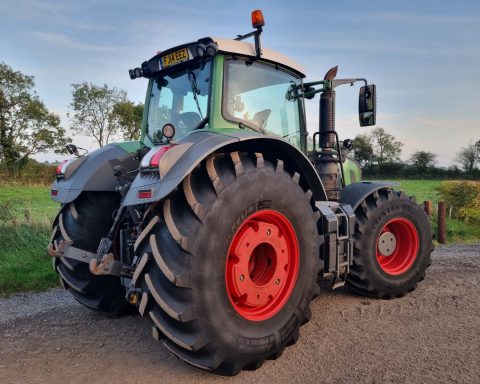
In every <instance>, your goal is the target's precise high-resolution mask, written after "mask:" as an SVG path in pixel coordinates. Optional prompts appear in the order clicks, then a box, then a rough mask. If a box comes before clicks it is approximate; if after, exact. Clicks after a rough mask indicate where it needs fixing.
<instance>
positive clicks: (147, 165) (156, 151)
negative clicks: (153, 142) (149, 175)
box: [140, 145, 173, 171]
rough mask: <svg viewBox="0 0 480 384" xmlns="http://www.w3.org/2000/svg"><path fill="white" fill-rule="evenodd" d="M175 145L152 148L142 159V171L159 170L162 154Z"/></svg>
mask: <svg viewBox="0 0 480 384" xmlns="http://www.w3.org/2000/svg"><path fill="white" fill-rule="evenodd" d="M172 148H173V145H164V146H161V147H160V148H152V149H151V150H150V152H148V153H147V154H146V155H145V156H144V157H143V159H142V163H141V165H140V167H141V168H142V171H158V166H159V165H160V160H161V159H162V156H163V155H164V154H165V153H166V152H167V151H168V150H169V149H172Z"/></svg>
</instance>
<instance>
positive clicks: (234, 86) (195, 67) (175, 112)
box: [129, 20, 306, 151]
mask: <svg viewBox="0 0 480 384" xmlns="http://www.w3.org/2000/svg"><path fill="white" fill-rule="evenodd" d="M257 22H258V20H257ZM255 25H256V28H257V30H256V31H255V32H252V33H251V34H247V35H244V36H239V37H238V38H237V39H235V40H229V39H223V38H218V37H207V38H203V39H199V40H198V41H196V42H193V43H189V44H184V45H180V46H177V47H174V48H171V49H168V50H166V51H164V52H159V53H158V54H157V55H155V56H154V57H153V58H151V59H150V60H148V61H146V62H144V63H143V64H142V65H141V67H138V68H135V69H131V70H130V71H129V74H130V78H131V79H135V78H138V77H144V78H147V79H149V85H148V90H147V97H146V100H145V115H144V122H143V127H142V129H143V130H142V133H143V134H142V141H143V142H145V143H146V144H147V145H149V146H152V145H160V144H163V143H166V142H167V141H168V140H167V138H166V137H165V135H164V134H163V132H162V130H163V127H164V126H165V125H166V124H168V126H169V127H171V126H173V127H174V129H175V141H179V140H181V139H182V138H184V137H185V136H187V135H188V134H189V133H191V132H194V131H198V130H228V129H243V130H246V131H249V132H257V133H259V134H263V135H264V134H267V135H272V136H276V137H278V138H282V139H284V140H286V141H288V142H289V143H290V144H292V145H294V146H295V147H297V148H298V149H302V151H303V150H304V148H305V147H306V142H305V135H301V132H304V131H305V121H304V114H303V105H302V102H301V100H300V99H294V98H289V97H287V95H289V92H291V91H292V89H294V88H295V89H296V88H299V87H301V84H302V79H303V78H304V77H305V75H304V69H303V67H302V66H301V65H299V64H298V63H296V62H295V61H294V60H292V59H290V58H288V57H286V56H284V55H281V54H279V53H277V52H274V51H272V50H270V49H263V48H261V44H260V33H261V26H260V24H255ZM262 26H263V24H262ZM250 36H254V37H255V40H256V41H257V44H256V45H252V44H249V43H246V42H243V41H242V40H243V39H246V38H248V37H250Z"/></svg>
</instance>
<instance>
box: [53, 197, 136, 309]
mask: <svg viewBox="0 0 480 384" xmlns="http://www.w3.org/2000/svg"><path fill="white" fill-rule="evenodd" d="M119 204H120V199H119V197H118V194H111V193H83V194H82V195H81V196H80V197H79V198H78V199H76V200H75V201H73V202H71V203H69V204H67V206H65V207H63V208H62V211H61V212H60V214H59V215H58V217H57V219H56V220H55V222H54V224H53V227H54V229H53V234H52V242H53V244H54V245H55V243H57V244H58V243H59V242H60V241H61V240H72V241H73V244H72V245H73V246H75V247H77V248H80V249H84V250H86V251H89V252H93V253H95V252H96V251H97V247H98V244H99V242H100V239H101V238H102V236H103V235H105V234H106V233H107V232H108V230H109V229H110V226H111V225H112V223H113V218H112V214H113V211H114V210H115V209H117V208H118V206H119ZM54 268H55V271H56V272H57V273H58V274H59V275H60V281H61V283H62V285H63V287H64V288H65V289H67V290H68V291H69V292H70V293H71V294H72V296H73V297H74V298H75V299H76V300H77V301H78V302H79V303H81V304H83V305H84V306H86V307H87V308H89V309H92V310H96V311H99V312H101V313H103V314H105V315H107V316H118V315H121V314H124V313H126V312H131V311H132V310H135V307H134V306H132V305H130V304H129V303H128V302H127V301H126V299H125V288H124V287H123V286H122V285H121V284H120V278H118V277H115V276H95V275H93V274H91V273H90V270H89V267H88V264H87V263H82V262H80V261H76V260H73V259H69V258H66V257H60V258H54Z"/></svg>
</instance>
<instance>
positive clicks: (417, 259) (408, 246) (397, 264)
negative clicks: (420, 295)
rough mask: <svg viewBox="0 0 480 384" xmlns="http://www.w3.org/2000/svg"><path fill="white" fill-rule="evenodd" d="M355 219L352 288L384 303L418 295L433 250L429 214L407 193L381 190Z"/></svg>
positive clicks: (365, 204) (369, 199) (360, 209)
mask: <svg viewBox="0 0 480 384" xmlns="http://www.w3.org/2000/svg"><path fill="white" fill-rule="evenodd" d="M355 214H356V217H357V228H356V233H355V236H354V255H353V266H352V267H351V268H350V274H349V276H348V278H347V282H348V283H349V285H350V286H351V287H352V288H354V289H355V290H357V291H358V292H360V293H362V294H364V295H366V296H371V297H377V298H382V299H390V298H394V297H400V296H403V295H405V294H406V293H407V292H409V291H412V290H414V289H415V288H416V287H417V283H418V282H419V281H421V280H423V278H424V277H425V271H426V269H427V267H428V266H429V265H430V254H431V252H432V250H433V247H432V236H431V230H430V223H429V220H428V217H427V215H426V214H425V212H424V211H423V210H422V209H421V208H420V207H419V206H418V205H417V204H416V203H415V201H414V200H412V199H411V198H408V197H406V196H405V195H404V194H403V192H398V191H392V190H390V189H381V190H379V191H378V192H375V193H373V194H372V195H370V196H368V197H367V198H366V199H365V201H364V202H362V204H360V205H359V206H358V208H357V209H356V211H355Z"/></svg>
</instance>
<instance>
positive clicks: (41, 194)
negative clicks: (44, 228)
mask: <svg viewBox="0 0 480 384" xmlns="http://www.w3.org/2000/svg"><path fill="white" fill-rule="evenodd" d="M4 202H9V203H13V204H14V205H15V206H14V208H13V209H14V214H15V217H16V219H17V221H20V222H22V221H25V210H26V209H27V210H29V211H30V213H31V219H32V220H31V221H33V222H41V223H45V224H46V223H50V222H51V221H52V219H53V217H54V216H55V214H56V212H57V211H58V208H59V204H58V203H55V202H54V201H53V200H52V199H51V198H50V187H39V186H28V187H22V186H0V203H4Z"/></svg>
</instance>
